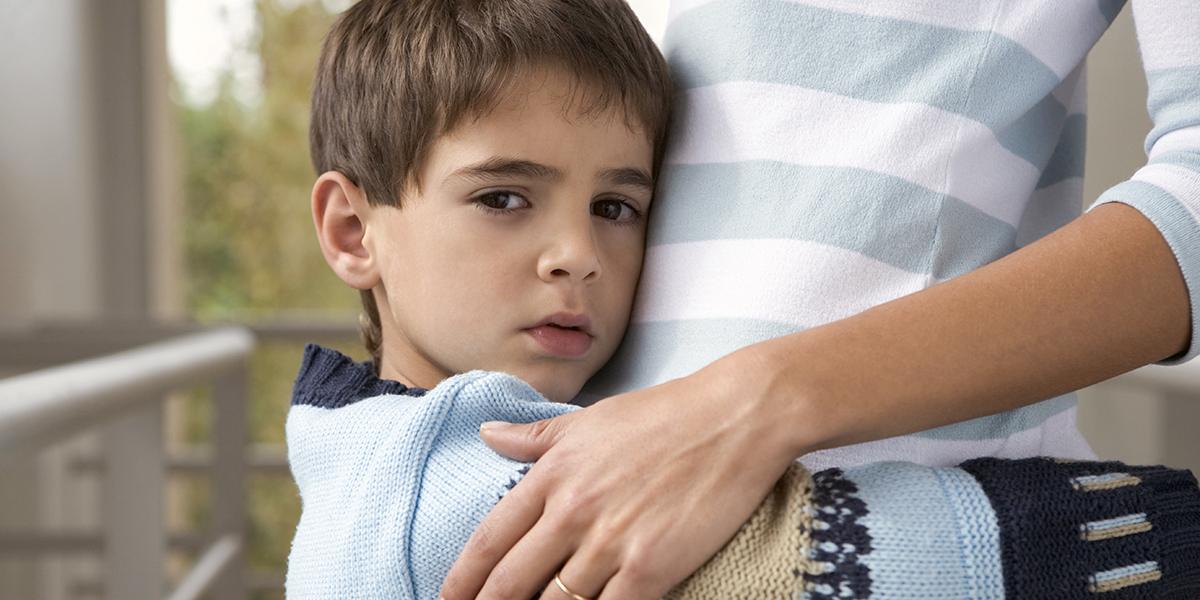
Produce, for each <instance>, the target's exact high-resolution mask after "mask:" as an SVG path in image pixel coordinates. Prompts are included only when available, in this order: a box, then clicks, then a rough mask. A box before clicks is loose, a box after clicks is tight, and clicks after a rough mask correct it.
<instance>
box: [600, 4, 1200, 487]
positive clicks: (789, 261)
mask: <svg viewBox="0 0 1200 600" xmlns="http://www.w3.org/2000/svg"><path fill="white" fill-rule="evenodd" d="M1163 4H1169V5H1167V6H1163ZM1188 4H1192V3H1189V2H1184V3H1150V2H1140V3H1139V2H1135V7H1134V8H1135V17H1136V19H1137V22H1138V27H1139V35H1140V37H1141V40H1142V50H1143V53H1144V54H1145V56H1146V65H1147V71H1148V73H1149V80H1150V86H1151V87H1150V109H1151V111H1152V116H1154V117H1155V119H1156V128H1155V131H1154V132H1152V134H1151V139H1150V140H1149V141H1148V144H1149V146H1148V148H1149V151H1150V154H1151V156H1152V157H1153V162H1152V163H1151V164H1149V165H1148V166H1147V167H1146V168H1145V169H1143V170H1142V171H1140V172H1139V173H1138V175H1137V176H1136V177H1135V181H1134V182H1130V183H1126V184H1123V185H1122V186H1118V188H1115V189H1114V190H1113V191H1112V192H1110V194H1109V195H1107V196H1106V197H1105V198H1104V200H1106V201H1112V200H1116V201H1121V202H1126V203H1129V204H1131V205H1133V206H1135V207H1137V208H1139V209H1140V210H1142V211H1143V212H1145V213H1147V215H1148V216H1150V218H1151V219H1152V220H1154V221H1155V223H1157V224H1158V225H1159V227H1160V228H1161V229H1163V230H1164V235H1165V237H1166V238H1167V239H1168V242H1169V243H1171V244H1172V246H1173V248H1174V249H1175V251H1176V254H1177V255H1178V256H1179V258H1180V262H1181V266H1182V268H1183V271H1184V273H1185V276H1186V277H1187V279H1188V282H1189V286H1191V288H1192V294H1193V296H1194V297H1200V295H1198V294H1200V287H1198V286H1200V227H1197V222H1198V221H1200V214H1198V211H1200V151H1198V150H1197V148H1198V147H1200V94H1196V92H1195V90H1197V89H1200V16H1198V15H1200V8H1198V7H1197V6H1195V5H1192V6H1187V5H1188ZM1123 5H1124V2H1123V1H1122V0H1058V1H1054V2H1011V1H1007V0H983V1H974V0H971V1H968V0H945V1H933V0H913V1H905V2H870V1H868V0H753V1H749V0H747V1H740V0H676V1H675V2H674V3H673V4H672V8H671V12H670V24H669V26H668V30H667V33H666V36H665V46H666V50H667V56H668V59H669V60H670V62H671V64H672V68H673V69H674V72H675V76H676V79H677V84H678V88H679V95H678V101H677V109H678V113H677V117H678V118H677V119H676V126H675V130H674V131H673V132H672V138H671V143H670V146H669V148H668V151H667V155H666V159H665V162H664V167H663V171H662V175H661V178H660V187H659V193H658V197H657V198H656V200H655V206H654V215H653V218H652V219H651V226H650V232H649V236H648V249H647V254H646V265H645V270H644V272H643V277H642V284H641V287H640V288H639V297H638V301H637V305H636V306H635V309H634V315H633V319H632V323H631V325H630V330H629V334H628V336H627V339H626V341H625V343H624V344H623V345H622V347H621V349H620V350H619V351H618V354H617V356H616V357H615V358H614V360H613V361H612V362H611V363H610V365H609V366H608V367H607V368H606V370H605V371H603V372H602V373H601V374H600V375H598V376H597V377H596V378H595V379H594V380H593V382H592V383H591V384H590V385H589V387H588V389H587V390H586V392H585V393H586V394H587V395H589V396H593V397H597V396H604V395H608V394H611V393H615V392H619V391H624V390H629V389H635V388H640V387H645V386H647V385H653V384H655V383H660V382H663V381H666V380H669V379H673V378H677V377H682V376H686V375H689V374H691V373H693V372H695V371H696V370H698V369H699V368H701V367H703V366H704V365H706V364H708V363H709V362H711V361H713V360H715V359H717V358H719V357H721V356H723V355H725V354H728V353H729V352H732V351H734V350H736V349H738V348H741V347H743V346H745V345H748V344H752V343H755V342H757V341H761V340H765V339H769V338H771V337H775V336H779V335H785V334H788V333H792V332H796V331H803V330H804V329H807V328H810V327H814V326H817V325H821V324H824V323H828V322H830V321H834V320H837V319H841V318H845V317H847V316H851V315H853V314H857V313H858V312H861V311H863V310H866V309H867V308H870V307H872V306H875V305H878V304H880V303H883V302H887V301H889V300H892V299H895V298H899V297H901V296H904V295H907V294H910V293H912V292H915V291H918V290H921V289H924V288H926V287H929V286H931V285H934V284H936V283H938V282H941V281H945V280H947V279H950V278H953V277H956V276H958V275H961V274H963V273H966V272H967V271H970V270H972V269H975V268H978V267H980V266H982V265H985V264H987V263H989V262H992V261H994V260H996V259H998V258H1001V257H1003V256H1005V255H1006V254H1008V253H1010V252H1013V251H1015V250H1016V249H1017V248H1019V247H1022V246H1024V245H1026V244H1029V243H1031V242H1033V241H1035V240H1037V239H1038V238H1040V237H1042V236H1044V235H1045V234H1047V233H1049V232H1050V231H1053V230H1054V229H1056V228H1058V227H1060V226H1062V225H1063V224H1065V223H1067V222H1068V221H1070V220H1071V219H1073V218H1074V217H1076V216H1078V214H1079V209H1080V203H1081V191H1082V177H1083V152H1084V141H1085V135H1086V127H1087V120H1086V97H1085V88H1086V77H1084V71H1085V68H1084V63H1083V60H1084V57H1085V56H1086V54H1087V52H1088V50H1090V48H1091V47H1092V45H1094V43H1095V42H1096V41H1097V40H1098V39H1099V37H1100V36H1101V35H1102V34H1103V32H1104V31H1105V29H1106V28H1107V27H1108V25H1109V24H1110V23H1111V22H1112V20H1113V19H1114V18H1115V17H1116V14H1117V13H1118V12H1119V11H1120V9H1121V8H1122V6H1123ZM1160 32H1165V33H1161V35H1160ZM1194 329H1195V328H1194ZM1074 414H1075V412H1074V398H1073V396H1067V397H1063V398H1058V399H1055V400H1052V401H1049V402H1048V403H1043V404H1041V405H1037V406H1034V407H1029V408H1027V409H1022V410H1020V411H1015V412H1014V413H1010V414H1005V415H998V416H996V417H993V418H989V419H984V420H979V421H973V422H969V423H965V424H960V425H958V426H952V427H947V428H941V429H939V430H934V431H932V432H925V433H923V434H919V435H915V436H908V437H906V438H902V439H899V440H884V441H882V442H876V443H873V444H866V445H863V446H855V447H851V448H847V449H840V450H837V451H833V452H832V453H829V454H828V455H824V454H819V455H816V456H810V457H808V458H806V459H805V461H806V464H808V466H810V467H811V468H814V469H819V468H823V467H825V466H832V465H841V466H846V465H855V464H863V463H865V462H869V461H870V460H879V459H888V460H908V461H913V462H918V463H923V464H930V465H941V466H950V465H954V464H957V463H958V462H959V461H961V460H964V459H966V458H970V457H973V456H983V455H991V456H1005V457H1021V456H1030V455H1036V454H1048V455H1053V456H1063V457H1071V458H1092V457H1093V455H1092V454H1091V451H1090V449H1089V448H1088V446H1087V443H1086V441H1084V440H1083V438H1082V436H1080V435H1079V434H1078V432H1077V431H1076V430H1075V426H1074ZM810 463H811V464H810Z"/></svg>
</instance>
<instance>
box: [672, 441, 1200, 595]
mask: <svg viewBox="0 0 1200 600" xmlns="http://www.w3.org/2000/svg"><path fill="white" fill-rule="evenodd" d="M1198 557H1200V488H1198V487H1197V484H1196V480H1195V478H1194V477H1192V475H1191V473H1189V472H1188V471H1183V470H1177V469H1168V468H1165V467H1133V466H1128V465H1124V464H1121V463H1112V462H1109V463H1104V462H1086V461H1085V462H1064V461H1055V460H1050V459H1043V458H1033V459H1024V460H1002V459H992V458H985V459H977V460H972V461H968V462H966V463H964V464H963V465H962V468H935V467H925V466H921V465H915V464H911V463H897V462H893V463H875V464H870V465H864V466H860V467H853V468H848V469H845V470H841V469H829V470H826V471H822V472H820V473H817V474H816V475H810V474H809V473H808V472H807V471H806V470H804V469H803V467H800V466H799V465H793V466H792V467H791V468H789V470H788V472H787V473H786V474H785V476H784V478H783V479H781V480H780V482H779V483H778V484H777V485H776V486H775V488H774V489H773V490H772V491H771V493H770V495H769V496H768V497H767V499H766V500H765V501H764V502H763V503H762V505H760V506H759V508H758V510H757V511H756V512H755V513H754V515H753V516H752V517H751V518H750V520H749V521H748V522H747V523H746V524H745V525H744V526H743V527H742V528H741V529H740V530H739V531H738V533H737V534H736V535H735V536H734V538H733V539H732V540H730V541H729V542H728V543H727V544H726V546H725V547H724V548H722V550H721V551H720V552H719V553H718V554H717V555H716V556H714V557H713V558H712V559H711V560H710V561H709V562H708V563H706V564H705V565H704V566H703V567H701V569H700V570H698V571H697V572H696V573H694V574H693V575H692V576H691V577H689V578H688V579H687V580H685V581H684V582H683V583H682V584H680V585H679V586H677V587H676V588H674V589H673V590H672V591H671V593H670V594H668V596H667V597H666V600H703V599H707V598H723V599H729V600H740V599H745V600H750V599H760V600H761V599H778V600H785V599H791V598H805V599H806V600H821V599H824V598H830V599H832V598H853V599H867V598H889V599H906V598H912V599H914V600H915V599H918V598H921V599H925V598H969V599H980V600H983V599H993V600H1000V599H1004V598H1064V599H1070V598H1075V599H1080V600H1083V599H1092V598H1096V599H1097V600H1099V598H1104V599H1106V600H1128V599H1134V598H1145V599H1150V598H1167V599H1175V598H1179V599H1183V598H1195V597H1198V596H1200V558H1198Z"/></svg>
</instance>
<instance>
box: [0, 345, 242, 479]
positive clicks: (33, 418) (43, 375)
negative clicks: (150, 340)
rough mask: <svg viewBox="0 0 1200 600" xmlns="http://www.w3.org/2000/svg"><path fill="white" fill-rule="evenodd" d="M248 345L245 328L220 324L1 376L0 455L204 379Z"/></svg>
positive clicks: (227, 365)
mask: <svg viewBox="0 0 1200 600" xmlns="http://www.w3.org/2000/svg"><path fill="white" fill-rule="evenodd" d="M253 347H254V335H253V334H252V333H250V331H249V330H247V329H245V328H241V327H226V328H222V329H217V330H213V331H208V332H203V333H196V334H192V335H186V336H182V337H179V338H175V339H171V340H167V341H164V342H158V343H154V344H148V345H145V346H142V347H139V348H135V349H133V350H127V351H124V352H118V353H115V354H110V355H108V356H104V357H100V358H95V359H90V360H85V361H80V362H76V363H72V364H69V365H64V366H61V367H51V368H48V369H42V370H40V371H35V372H33V373H27V374H24V375H17V376H14V377H9V378H7V379H4V380H0V456H3V455H5V454H8V453H10V452H12V451H14V450H18V449H27V448H32V447H37V446H40V445H42V444H44V443H47V442H50V441H53V440H55V439H57V438H59V437H62V436H65V435H67V434H70V433H74V432H77V431H81V430H83V429H86V428H88V427H91V426H94V425H95V424H96V423H97V421H98V420H102V419H107V418H109V417H114V416H116V415H118V414H119V413H121V412H123V411H126V410H129V409H130V408H132V407H134V406H137V405H138V404H141V403H144V402H150V401H154V400H157V398H156V396H157V395H161V394H164V393H166V392H168V391H170V390H173V389H176V388H179V387H182V386H186V385H190V384H194V383H200V382H202V381H205V380H208V379H211V378H212V377H214V376H216V375H219V374H221V373H222V372H223V371H225V370H227V369H229V368H231V367H233V366H235V365H236V364H237V363H238V362H240V361H243V360H245V359H246V357H247V356H249V354H250V351H251V349H252V348H253Z"/></svg>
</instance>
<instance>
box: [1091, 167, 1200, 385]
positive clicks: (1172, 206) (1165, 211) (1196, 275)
mask: <svg viewBox="0 0 1200 600" xmlns="http://www.w3.org/2000/svg"><path fill="white" fill-rule="evenodd" d="M1173 154H1177V153H1173ZM1169 159H1170V156H1165V157H1164V158H1163V159H1162V160H1169ZM1189 160H1190V159H1189ZM1195 168H1196V169H1200V164H1197V165H1195ZM1151 181H1153V182H1154V183H1151ZM1181 198H1200V171H1197V170H1193V169H1192V168H1190V166H1185V165H1184V164H1178V163H1168V162H1155V163H1152V164H1150V165H1147V166H1146V167H1144V168H1142V169H1141V170H1140V171H1138V174H1137V175H1135V178H1134V180H1132V181H1126V182H1124V183H1121V184H1118V185H1116V186H1115V187H1113V188H1111V189H1109V190H1108V191H1106V192H1104V194H1102V195H1101V196H1100V198H1099V199H1098V200H1097V201H1096V203H1095V204H1093V205H1092V207H1091V208H1095V207H1097V206H1100V205H1101V204H1107V203H1109V202H1119V203H1121V204H1126V205H1129V206H1132V207H1133V208H1135V209H1137V210H1138V211H1139V212H1141V213H1142V214H1143V215H1145V217H1146V218H1148V219H1150V221H1151V222H1152V223H1154V226H1155V227H1157V228H1158V230H1159V232H1160V233H1162V236H1163V238H1164V239H1165V240H1166V242H1167V244H1168V245H1169V246H1170V247H1171V251H1172V252H1174V254H1175V259H1176V261H1177V262H1178V263H1179V268H1180V270H1181V271H1182V272H1183V279H1184V282H1185V283H1186V284H1187V290H1188V297H1189V300H1190V302H1191V314H1192V340H1191V343H1190V344H1189V346H1188V349H1187V350H1186V351H1184V352H1183V353H1181V354H1178V355H1176V356H1173V357H1171V358H1169V359H1167V360H1164V361H1162V362H1161V364H1165V365H1171V364H1180V363H1184V362H1187V361H1189V360H1191V359H1192V358H1193V357H1195V356H1196V355H1197V354H1200V343H1198V342H1197V336H1200V327H1197V326H1196V323H1200V318H1198V317H1200V302H1197V301H1196V299H1197V298H1200V223H1198V219H1197V217H1196V215H1195V214H1193V213H1192V211H1191V210H1189V208H1188V207H1187V206H1186V205H1185V204H1184V203H1183V202H1182V201H1181V200H1180V199H1181ZM1089 210H1090V209H1089Z"/></svg>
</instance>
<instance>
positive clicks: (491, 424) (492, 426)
mask: <svg viewBox="0 0 1200 600" xmlns="http://www.w3.org/2000/svg"><path fill="white" fill-rule="evenodd" d="M505 427H512V423H505V422H504V421H488V422H487V423H484V424H482V425H480V426H479V431H495V430H497V429H504V428H505ZM439 600H445V599H439Z"/></svg>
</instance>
